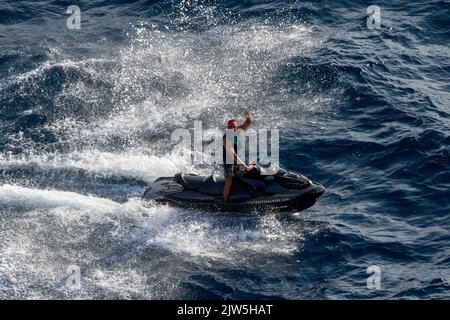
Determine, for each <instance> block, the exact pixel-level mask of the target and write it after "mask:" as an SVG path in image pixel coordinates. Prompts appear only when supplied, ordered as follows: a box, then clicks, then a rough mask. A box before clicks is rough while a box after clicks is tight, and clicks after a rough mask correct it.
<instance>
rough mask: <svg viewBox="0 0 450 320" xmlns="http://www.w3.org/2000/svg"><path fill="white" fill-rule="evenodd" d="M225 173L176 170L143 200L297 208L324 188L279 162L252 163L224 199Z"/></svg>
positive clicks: (239, 207)
mask: <svg viewBox="0 0 450 320" xmlns="http://www.w3.org/2000/svg"><path fill="white" fill-rule="evenodd" d="M223 186H224V177H222V176H219V175H217V174H212V175H210V176H200V175H196V174H192V173H178V174H176V175H175V176H174V177H162V178H158V179H157V180H155V182H154V183H153V184H152V185H151V186H150V187H149V188H148V189H147V190H146V191H145V193H144V195H143V197H142V198H143V199H144V200H148V201H150V200H153V201H155V202H157V203H164V204H171V205H175V206H180V207H185V208H198V209H206V210H219V211H252V210H254V209H257V210H258V211H260V210H270V211H273V210H275V211H300V210H304V209H306V208H309V207H311V206H312V205H313V204H314V203H315V202H316V200H317V199H318V198H319V197H320V196H321V195H322V194H323V193H324V192H325V188H324V187H323V186H322V185H320V184H318V183H316V182H313V181H311V180H309V179H308V178H306V177H305V176H303V175H301V174H300V173H297V172H294V171H288V170H286V169H284V168H282V167H280V166H278V165H271V166H262V165H254V167H253V169H252V170H250V171H246V172H241V174H238V175H237V176H235V177H234V178H233V186H232V189H231V195H230V199H229V201H228V202H227V203H225V202H224V201H223V197H222V190H223Z"/></svg>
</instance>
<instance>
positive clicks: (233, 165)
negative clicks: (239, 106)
mask: <svg viewBox="0 0 450 320" xmlns="http://www.w3.org/2000/svg"><path fill="white" fill-rule="evenodd" d="M244 116H245V122H244V123H243V124H241V125H239V126H238V123H237V121H236V120H235V119H231V120H229V121H228V123H227V126H228V130H229V133H234V134H231V135H232V136H233V137H232V139H233V140H234V141H233V142H231V141H230V137H228V138H227V134H226V133H225V134H224V135H223V148H222V149H223V150H222V152H223V166H224V171H225V185H224V187H223V200H224V202H228V199H229V197H230V192H231V186H232V184H233V176H234V175H235V174H236V172H237V171H238V170H239V166H241V167H243V168H244V169H245V170H246V171H249V170H252V169H253V165H252V164H251V163H249V164H247V165H246V164H245V163H244V162H243V161H242V160H241V159H240V158H239V156H238V136H239V135H238V134H236V133H238V132H237V130H244V131H245V130H246V129H247V128H248V127H249V126H250V124H251V123H252V116H251V115H250V112H248V111H245V112H244Z"/></svg>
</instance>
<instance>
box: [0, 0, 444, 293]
mask: <svg viewBox="0 0 450 320" xmlns="http://www.w3.org/2000/svg"><path fill="white" fill-rule="evenodd" d="M373 4H374V5H377V6H378V7H379V8H380V20H379V21H380V26H379V28H378V27H377V26H376V24H374V25H368V24H367V17H368V15H367V7H368V6H369V5H373ZM70 5H78V6H79V8H80V10H81V24H80V29H73V28H72V29H70V28H68V27H67V19H69V17H70V14H67V12H66V10H67V8H68V7H69V6H70ZM449 17H450V2H449V1H397V0H390V1H386V0H377V1H375V2H365V1H360V0H356V1H346V0H339V1H318V2H303V1H288V0H283V1H273V0H272V1H257V0H253V1H202V0H191V1H189V0H173V1H145V0H136V1H131V0H116V1H106V0H89V1H87V0H83V1H62V0H54V1H49V0H42V1H12V0H6V1H5V0H0V298H1V299H93V298H94V299H113V298H118V299H449V298H450V270H449V267H450V46H449V43H450V18H449ZM246 109H249V110H250V111H252V114H253V127H254V128H256V129H262V128H267V127H271V128H276V129H279V130H280V131H279V132H280V159H281V163H282V164H283V165H284V166H286V167H288V168H289V169H292V170H296V171H299V172H302V173H303V174H305V175H306V176H308V177H309V178H311V179H313V180H315V181H318V182H320V183H321V184H323V185H325V186H326V188H327V191H326V193H325V194H324V196H323V197H322V198H321V199H320V200H319V202H318V203H316V205H314V206H313V207H312V208H310V209H307V210H305V211H302V212H300V213H296V214H266V215H257V214H247V215H233V214H225V213H221V214H218V213H214V212H195V211H188V210H183V209H177V208H172V207H169V206H161V205H155V204H151V203H150V204H147V205H146V204H144V203H142V202H141V200H140V196H141V195H142V193H143V191H144V190H145V188H146V187H147V186H148V185H149V184H151V182H152V181H154V180H155V179H156V178H157V177H159V176H170V175H173V174H175V173H177V172H180V171H193V172H203V173H208V172H211V168H208V167H207V166H198V165H197V166H195V165H192V164H191V163H188V162H186V161H185V160H184V158H182V157H181V156H177V155H176V154H174V153H172V152H171V151H172V149H173V146H174V142H173V141H171V134H172V132H174V130H176V129H178V128H184V129H189V130H191V129H193V122H194V121H196V120H198V121H202V123H203V127H204V129H205V130H207V131H208V132H220V131H221V130H223V129H224V122H225V120H226V119H227V118H230V117H233V116H234V117H239V119H242V113H243V112H244V110H246ZM368 268H369V269H368ZM368 270H369V272H368ZM373 270H377V271H376V272H375V273H373ZM78 274H79V275H80V277H79V280H80V281H79V282H77V281H75V280H73V279H77V278H73V277H74V276H75V277H76V276H77V275H78ZM369 277H372V278H369ZM373 277H376V279H378V280H379V282H377V281H378V280H377V281H375V282H373V283H372V282H371V281H372V280H373ZM368 279H369V285H368V283H367V282H368ZM370 279H372V280H370ZM371 284H376V285H375V286H373V285H371ZM378 284H379V285H378Z"/></svg>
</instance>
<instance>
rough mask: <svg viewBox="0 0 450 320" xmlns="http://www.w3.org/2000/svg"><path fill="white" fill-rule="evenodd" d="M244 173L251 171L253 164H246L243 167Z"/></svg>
mask: <svg viewBox="0 0 450 320" xmlns="http://www.w3.org/2000/svg"><path fill="white" fill-rule="evenodd" d="M244 168H245V171H250V170H252V169H253V164H252V163H251V162H250V163H249V164H247V165H246V166H244Z"/></svg>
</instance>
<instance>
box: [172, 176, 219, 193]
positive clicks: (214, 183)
mask: <svg viewBox="0 0 450 320" xmlns="http://www.w3.org/2000/svg"><path fill="white" fill-rule="evenodd" d="M175 181H176V182H177V183H179V184H181V185H182V186H183V187H185V188H188V189H191V190H194V191H198V192H201V193H204V194H209V195H213V196H216V195H221V194H222V191H223V186H224V184H225V179H224V178H223V177H220V176H218V175H215V174H213V175H211V176H207V177H205V176H199V175H196V174H192V173H178V174H176V175H175Z"/></svg>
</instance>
